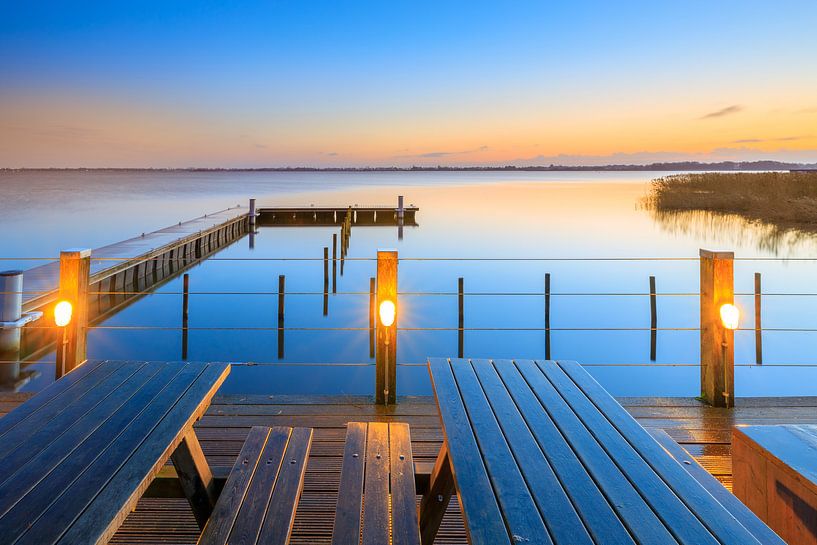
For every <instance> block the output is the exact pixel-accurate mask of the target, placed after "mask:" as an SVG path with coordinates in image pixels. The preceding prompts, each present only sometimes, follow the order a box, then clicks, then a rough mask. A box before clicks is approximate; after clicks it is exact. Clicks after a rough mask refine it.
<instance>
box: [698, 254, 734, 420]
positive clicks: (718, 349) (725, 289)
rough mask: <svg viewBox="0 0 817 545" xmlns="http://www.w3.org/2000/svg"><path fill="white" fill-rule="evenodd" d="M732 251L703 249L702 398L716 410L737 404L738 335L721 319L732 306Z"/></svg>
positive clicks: (701, 262)
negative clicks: (728, 307)
mask: <svg viewBox="0 0 817 545" xmlns="http://www.w3.org/2000/svg"><path fill="white" fill-rule="evenodd" d="M734 259H735V254H734V253H733V252H711V251H709V250H701V252H700V264H701V398H703V399H704V400H705V401H706V402H707V403H709V404H710V405H713V406H715V407H733V406H734V403H735V335H734V331H733V330H731V329H728V328H727V327H726V326H725V325H724V323H723V321H722V320H721V314H720V313H721V307H722V306H723V305H725V304H730V305H731V304H733V303H734V300H735V292H734Z"/></svg>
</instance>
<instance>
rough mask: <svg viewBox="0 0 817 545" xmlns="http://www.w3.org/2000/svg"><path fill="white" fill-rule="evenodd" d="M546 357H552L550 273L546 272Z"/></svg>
mask: <svg viewBox="0 0 817 545" xmlns="http://www.w3.org/2000/svg"><path fill="white" fill-rule="evenodd" d="M545 359H546V360H549V359H550V273H545Z"/></svg>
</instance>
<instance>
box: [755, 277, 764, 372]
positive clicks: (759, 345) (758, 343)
mask: <svg viewBox="0 0 817 545" xmlns="http://www.w3.org/2000/svg"><path fill="white" fill-rule="evenodd" d="M760 304H761V289H760V273H759V272H756V273H755V362H756V363H757V364H758V365H762V364H763V325H762V324H761V320H760V308H761V307H760Z"/></svg>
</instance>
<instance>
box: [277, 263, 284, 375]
mask: <svg viewBox="0 0 817 545" xmlns="http://www.w3.org/2000/svg"><path fill="white" fill-rule="evenodd" d="M284 293H286V276H284V275H283V274H281V275H278V359H279V360H280V359H283V358H284Z"/></svg>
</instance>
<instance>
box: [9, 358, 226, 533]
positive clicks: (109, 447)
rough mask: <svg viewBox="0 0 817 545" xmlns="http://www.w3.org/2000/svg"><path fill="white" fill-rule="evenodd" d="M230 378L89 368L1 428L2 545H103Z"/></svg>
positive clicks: (206, 369)
mask: <svg viewBox="0 0 817 545" xmlns="http://www.w3.org/2000/svg"><path fill="white" fill-rule="evenodd" d="M228 374H229V365H228V364H213V363H211V364H208V363H181V362H176V363H168V362H122V361H90V362H86V363H85V364H84V365H82V366H81V367H79V368H77V369H76V370H75V371H73V372H71V373H69V374H68V375H66V376H65V377H64V378H62V379H60V380H58V381H56V382H55V383H54V384H52V385H51V386H49V387H48V388H46V389H45V390H43V391H42V392H40V393H39V394H38V395H36V396H35V397H33V398H31V399H30V400H28V401H27V402H26V403H24V404H23V405H21V406H20V407H18V408H17V409H15V410H14V411H12V412H11V413H9V414H8V415H6V416H5V417H3V418H2V419H0V536H2V538H0V539H2V541H3V542H4V543H16V544H28V543H30V544H36V545H45V544H54V543H61V544H67V543H71V544H73V543H76V544H80V543H81V544H87V543H104V542H106V541H107V540H108V539H109V538H110V537H111V536H112V535H113V533H114V532H115V531H116V529H117V528H118V527H119V525H120V524H121V523H122V521H124V519H125V517H126V516H127V515H128V513H130V511H131V510H132V509H133V507H134V506H135V505H136V502H137V501H138V500H139V498H140V497H141V495H142V492H143V491H144V490H145V489H146V488H147V486H148V485H149V484H150V482H151V480H152V479H153V477H154V476H155V475H156V474H157V473H158V471H159V469H160V468H161V467H162V466H163V465H164V464H165V463H166V462H167V460H168V458H169V457H170V455H171V454H172V453H173V451H174V450H175V448H176V446H177V445H178V444H179V443H180V442H181V441H182V438H183V436H184V434H185V433H186V432H187V431H188V430H191V429H192V426H193V423H194V422H195V421H196V420H198V418H199V417H200V416H201V415H202V414H204V412H205V411H206V409H207V407H208V405H209V404H210V400H211V399H212V397H213V396H214V395H215V393H216V391H217V390H218V388H219V386H220V385H221V384H222V383H223V382H224V380H225V379H226V377H227V375H228Z"/></svg>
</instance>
